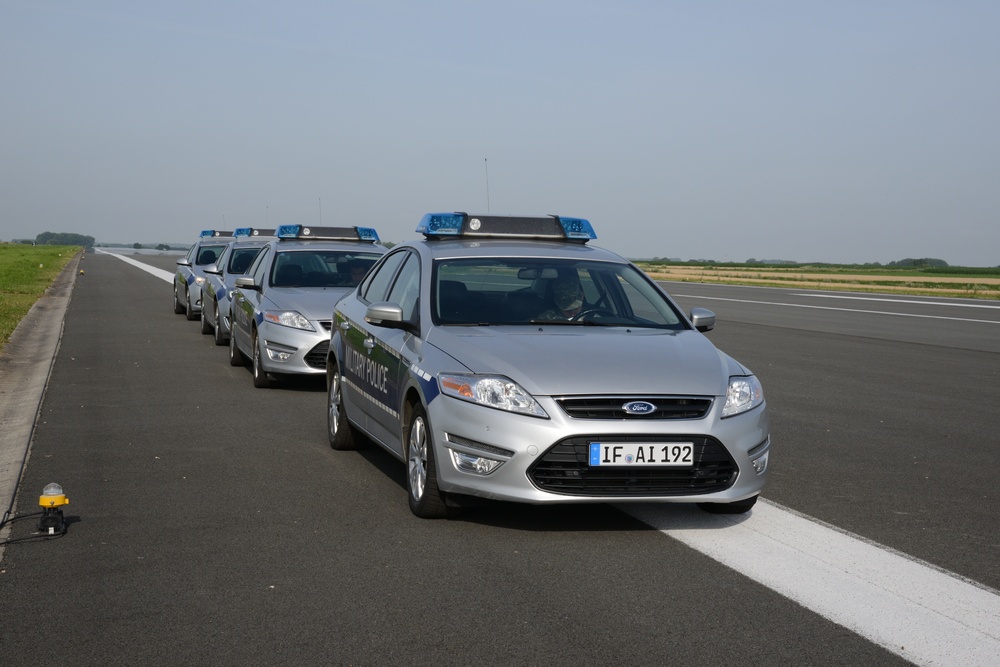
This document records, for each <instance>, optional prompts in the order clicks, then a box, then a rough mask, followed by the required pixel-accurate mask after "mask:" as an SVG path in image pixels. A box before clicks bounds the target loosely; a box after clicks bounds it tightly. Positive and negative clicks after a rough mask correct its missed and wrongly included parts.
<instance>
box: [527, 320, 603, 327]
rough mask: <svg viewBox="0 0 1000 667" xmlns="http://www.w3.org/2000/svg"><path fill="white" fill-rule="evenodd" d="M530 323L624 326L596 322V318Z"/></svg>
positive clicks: (535, 322)
mask: <svg viewBox="0 0 1000 667" xmlns="http://www.w3.org/2000/svg"><path fill="white" fill-rule="evenodd" d="M528 324H545V325H549V324H552V325H560V326H578V327H579V326H582V327H616V326H622V325H621V324H602V323H601V322H595V321H594V320H531V321H529V322H528Z"/></svg>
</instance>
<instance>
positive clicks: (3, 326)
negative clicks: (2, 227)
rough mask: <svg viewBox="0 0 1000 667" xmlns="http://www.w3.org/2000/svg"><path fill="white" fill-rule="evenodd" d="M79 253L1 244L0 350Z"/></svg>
mask: <svg viewBox="0 0 1000 667" xmlns="http://www.w3.org/2000/svg"><path fill="white" fill-rule="evenodd" d="M80 250H81V249H80V248H79V247H78V246H53V245H42V246H30V245H24V244H19V243H2V244H0V350H3V348H4V347H5V346H6V345H7V341H8V340H10V335H11V334H12V333H14V329H16V328H17V325H18V323H19V322H20V321H21V320H22V319H23V318H24V316H25V315H27V314H28V311H29V310H31V307H32V306H33V305H35V302H36V301H38V299H39V298H41V297H42V295H44V294H45V290H46V289H48V288H49V286H50V285H51V284H52V281H54V280H55V279H56V276H58V275H59V273H60V272H61V271H62V270H63V269H64V268H66V265H67V264H68V263H69V261H70V260H71V259H73V257H74V256H75V255H76V253H78V252H79V251H80Z"/></svg>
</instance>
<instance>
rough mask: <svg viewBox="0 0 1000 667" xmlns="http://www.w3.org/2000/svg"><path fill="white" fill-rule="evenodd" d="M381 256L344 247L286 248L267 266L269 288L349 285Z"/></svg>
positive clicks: (356, 280) (352, 284) (359, 278)
mask: <svg viewBox="0 0 1000 667" xmlns="http://www.w3.org/2000/svg"><path fill="white" fill-rule="evenodd" d="M380 256H381V255H379V254H377V253H366V252H350V251H344V250H317V249H309V250H286V251H282V252H279V253H278V254H277V255H276V256H275V258H274V264H273V266H272V267H271V287H353V286H354V285H357V284H358V282H360V280H361V278H362V277H364V274H365V271H367V270H368V268H369V267H370V266H371V265H372V264H374V263H375V262H376V261H377V260H378V258H379V257H380Z"/></svg>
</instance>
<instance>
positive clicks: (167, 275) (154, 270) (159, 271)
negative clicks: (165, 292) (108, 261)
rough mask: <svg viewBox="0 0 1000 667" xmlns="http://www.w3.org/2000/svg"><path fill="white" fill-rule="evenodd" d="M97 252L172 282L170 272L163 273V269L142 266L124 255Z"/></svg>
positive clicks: (172, 276)
mask: <svg viewBox="0 0 1000 667" xmlns="http://www.w3.org/2000/svg"><path fill="white" fill-rule="evenodd" d="M97 252H99V253H101V254H102V255H111V256H112V257H117V258H118V259H120V260H121V261H123V262H127V263H129V264H131V265H132V266H137V267H139V268H140V269H142V270H143V271H145V272H146V273H150V274H152V275H154V276H156V277H157V278H162V279H163V280H166V281H167V282H168V283H172V282H174V274H172V273H171V272H170V271H164V270H163V269H158V268H156V267H155V266H150V265H149V264H143V263H142V262H138V261H136V260H134V259H132V258H131V257H126V256H125V255H119V254H118V253H116V252H105V251H103V250H98V251H97Z"/></svg>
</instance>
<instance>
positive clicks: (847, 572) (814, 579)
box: [620, 500, 1000, 667]
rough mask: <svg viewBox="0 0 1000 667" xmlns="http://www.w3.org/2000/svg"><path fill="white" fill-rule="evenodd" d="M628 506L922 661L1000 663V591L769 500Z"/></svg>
mask: <svg viewBox="0 0 1000 667" xmlns="http://www.w3.org/2000/svg"><path fill="white" fill-rule="evenodd" d="M620 508H621V509H622V510H624V511H626V512H628V513H629V514H632V515H633V516H635V517H636V518H638V519H640V520H641V521H643V522H644V523H647V524H649V525H650V526H652V527H654V528H656V529H657V530H660V531H662V532H663V533H665V534H666V535H669V536H670V537H673V538H675V539H677V540H680V541H681V542H683V543H684V544H687V545H688V546H690V547H692V548H694V549H696V550H698V551H700V552H702V553H704V554H706V555H708V556H710V557H711V558H713V559H715V560H717V561H719V562H720V563H722V564H724V565H726V566H728V567H731V568H732V569H734V570H736V571H737V572H739V573H741V574H743V575H745V576H747V577H749V578H751V579H753V580H754V581H757V582H759V583H761V584H763V585H765V586H767V587H768V588H771V589H772V590H774V591H777V592H778V593H780V594H781V595H784V596H786V597H788V598H790V599H792V600H794V601H795V602H798V603H799V604H801V605H802V606H804V607H806V608H808V609H810V610H812V611H814V612H816V613H817V614H820V615H821V616H823V617H824V618H827V619H829V620H831V621H833V622H834V623H837V624H839V625H842V626H844V627H845V628H848V629H849V630H851V631H852V632H856V633H857V634H859V635H861V636H862V637H865V638H866V639H868V640H870V641H872V642H874V643H876V644H878V645H880V646H883V647H885V648H886V649H887V650H889V651H891V652H893V653H895V654H897V655H899V656H902V657H903V658H905V659H907V660H909V661H911V662H913V663H915V664H918V665H963V667H974V666H977V665H983V666H986V665H991V666H995V665H997V664H1000V592H997V591H994V590H992V589H990V588H987V587H985V586H981V585H979V584H976V583H975V582H972V581H969V580H967V579H963V578H961V577H958V576H957V575H954V574H951V573H949V572H946V571H944V570H941V569H939V568H936V567H934V566H932V565H929V564H927V563H924V562H922V561H919V560H916V559H914V558H910V557H908V556H906V555H904V554H901V553H899V552H895V551H892V550H890V549H888V548H886V547H883V546H880V545H878V544H875V543H873V542H869V541H867V540H864V539H862V538H859V537H857V536H854V535H851V534H849V533H846V532H844V531H841V530H839V529H836V528H834V527H833V526H829V525H827V524H823V523H821V522H819V521H816V520H814V519H810V518H809V517H806V516H804V515H801V514H799V513H797V512H794V511H792V510H788V509H786V508H783V507H781V506H780V505H777V504H775V503H770V502H766V501H763V500H761V501H759V502H758V503H757V505H756V507H754V509H753V511H752V512H751V513H750V514H748V515H736V516H717V515H710V514H706V513H703V512H700V511H698V510H695V509H693V508H692V509H691V510H690V511H685V510H683V509H680V511H678V509H679V508H678V507H677V506H670V507H667V506H664V505H622V506H620Z"/></svg>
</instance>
